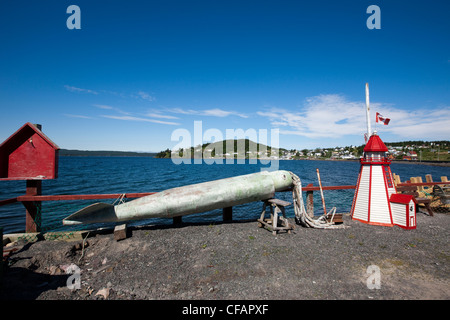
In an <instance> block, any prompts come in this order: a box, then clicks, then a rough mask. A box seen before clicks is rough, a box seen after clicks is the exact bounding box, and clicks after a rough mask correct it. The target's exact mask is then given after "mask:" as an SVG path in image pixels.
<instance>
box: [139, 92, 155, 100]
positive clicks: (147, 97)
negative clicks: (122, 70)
mask: <svg viewBox="0 0 450 320" xmlns="http://www.w3.org/2000/svg"><path fill="white" fill-rule="evenodd" d="M138 96H139V97H141V99H144V100H147V101H155V100H156V99H155V97H152V96H151V95H150V94H149V93H147V92H145V91H139V92H138Z"/></svg>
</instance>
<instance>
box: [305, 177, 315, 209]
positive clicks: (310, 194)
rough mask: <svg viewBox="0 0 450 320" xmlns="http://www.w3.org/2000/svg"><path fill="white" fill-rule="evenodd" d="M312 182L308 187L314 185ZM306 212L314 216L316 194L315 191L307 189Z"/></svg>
mask: <svg viewBox="0 0 450 320" xmlns="http://www.w3.org/2000/svg"><path fill="white" fill-rule="evenodd" d="M312 186H313V185H312V183H310V184H308V185H307V187H312ZM306 213H307V214H308V216H310V217H311V218H312V217H314V194H313V191H306Z"/></svg>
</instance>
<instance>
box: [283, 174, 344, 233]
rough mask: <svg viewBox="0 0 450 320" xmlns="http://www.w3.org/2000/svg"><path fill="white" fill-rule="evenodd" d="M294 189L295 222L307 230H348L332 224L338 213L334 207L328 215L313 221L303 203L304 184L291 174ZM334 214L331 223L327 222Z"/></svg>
mask: <svg viewBox="0 0 450 320" xmlns="http://www.w3.org/2000/svg"><path fill="white" fill-rule="evenodd" d="M291 176H292V180H293V183H294V187H293V189H292V198H293V202H294V211H295V220H296V222H297V223H298V224H300V225H301V226H303V227H306V228H317V229H342V228H346V226H344V225H343V224H340V225H337V224H334V223H332V221H333V218H334V214H335V212H336V207H333V208H332V209H331V210H330V212H328V214H326V215H325V214H323V215H322V216H320V217H319V218H317V219H312V218H311V217H310V216H309V215H308V214H307V213H306V210H305V204H304V203H303V197H302V182H301V181H300V178H299V177H298V176H297V175H296V174H294V173H293V172H291ZM331 213H332V218H331V222H328V221H327V215H329V214H331Z"/></svg>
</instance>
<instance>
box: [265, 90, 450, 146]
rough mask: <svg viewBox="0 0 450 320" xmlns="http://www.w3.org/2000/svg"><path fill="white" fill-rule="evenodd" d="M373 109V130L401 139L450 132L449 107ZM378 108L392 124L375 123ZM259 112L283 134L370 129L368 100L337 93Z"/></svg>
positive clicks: (324, 134) (329, 134) (375, 105)
mask: <svg viewBox="0 0 450 320" xmlns="http://www.w3.org/2000/svg"><path fill="white" fill-rule="evenodd" d="M370 109H371V126H372V130H374V129H376V128H378V129H382V130H383V132H389V133H391V134H393V135H397V136H398V137H399V138H401V139H414V140H416V139H418V140H419V139H420V140H433V139H448V137H449V136H450V107H444V108H434V109H430V108H423V110H416V111H407V110H402V109H399V108H395V107H393V106H392V105H389V104H380V103H371V104H370ZM376 112H379V113H381V114H382V115H383V116H385V117H387V118H390V119H391V121H390V123H389V125H387V126H384V125H382V124H377V125H376V127H375V113H376ZM257 114H258V115H260V116H262V117H266V118H269V119H270V121H271V124H272V125H273V126H274V127H278V128H280V133H281V134H289V135H299V136H304V137H307V138H341V137H343V136H348V135H361V134H363V133H364V132H366V131H367V121H366V112H365V102H363V101H349V100H347V99H346V98H345V97H343V96H341V95H337V94H326V95H319V96H315V97H311V98H308V99H306V101H305V103H304V105H303V106H302V107H299V108H298V109H297V110H285V109H277V108H272V109H270V110H267V111H259V112H257Z"/></svg>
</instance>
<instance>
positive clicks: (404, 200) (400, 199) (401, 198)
mask: <svg viewBox="0 0 450 320" xmlns="http://www.w3.org/2000/svg"><path fill="white" fill-rule="evenodd" d="M411 200H412V201H414V203H417V202H416V198H414V196H413V195H410V194H401V193H393V194H391V198H390V199H389V201H390V202H393V203H401V204H408V203H409V202H410V201H411Z"/></svg>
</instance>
